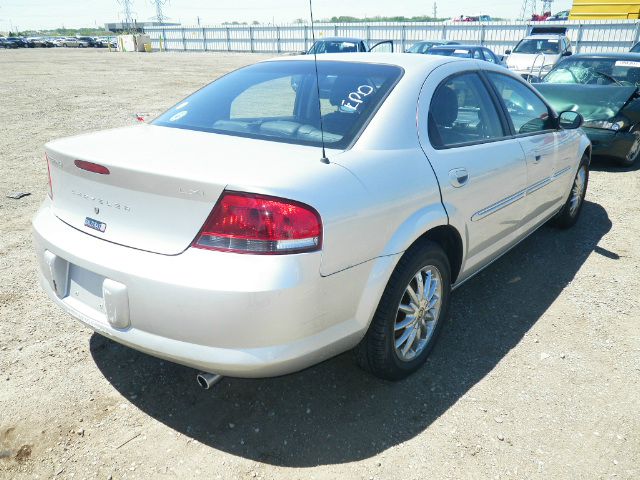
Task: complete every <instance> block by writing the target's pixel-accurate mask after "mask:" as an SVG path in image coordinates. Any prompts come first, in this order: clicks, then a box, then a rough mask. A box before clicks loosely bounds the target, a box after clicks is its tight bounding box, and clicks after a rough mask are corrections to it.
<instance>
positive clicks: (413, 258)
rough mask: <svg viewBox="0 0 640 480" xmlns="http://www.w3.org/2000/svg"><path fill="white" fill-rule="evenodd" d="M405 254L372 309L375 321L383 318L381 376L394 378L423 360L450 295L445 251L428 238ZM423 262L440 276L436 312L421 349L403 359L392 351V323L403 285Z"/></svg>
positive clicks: (449, 280)
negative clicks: (438, 309)
mask: <svg viewBox="0 0 640 480" xmlns="http://www.w3.org/2000/svg"><path fill="white" fill-rule="evenodd" d="M405 255H406V258H403V259H401V262H399V265H398V266H397V267H396V270H395V271H394V273H393V275H392V277H391V279H390V281H389V284H388V285H387V287H386V289H385V292H384V294H383V296H382V298H381V300H380V305H379V307H378V310H377V312H376V318H374V320H375V321H377V322H384V329H385V330H384V331H385V335H384V336H385V350H384V360H383V363H384V364H385V366H386V368H385V370H387V372H386V374H385V375H384V377H386V378H389V379H394V380H396V379H401V378H404V377H406V376H407V375H409V374H411V373H413V372H414V371H416V370H417V369H418V368H419V367H420V366H421V365H422V364H423V363H424V362H425V361H426V359H427V357H428V356H429V353H430V352H431V350H432V349H433V347H434V345H435V344H436V341H437V339H438V335H439V333H440V331H441V329H442V325H443V323H444V322H445V320H446V318H447V315H448V312H449V303H450V298H451V267H450V265H449V260H448V258H447V255H446V254H445V252H444V251H443V250H442V248H440V246H438V245H437V244H435V243H432V242H424V243H423V244H422V245H420V246H416V247H414V248H413V249H412V250H411V251H408V252H406V253H405ZM427 265H432V266H434V267H436V268H437V269H438V271H439V273H440V276H441V279H442V304H441V307H440V314H439V317H438V321H437V323H436V326H435V329H434V331H433V334H432V335H431V338H430V339H429V342H428V343H427V345H426V346H425V348H424V350H423V351H422V352H420V354H419V355H418V356H417V357H416V358H414V359H413V360H411V361H409V362H405V361H402V360H400V359H399V358H398V355H397V353H396V351H395V334H394V333H395V332H394V327H395V320H396V314H397V308H398V305H399V304H400V300H401V299H402V296H403V294H404V292H405V289H406V287H407V285H408V284H409V282H410V281H411V279H412V278H413V276H414V275H415V273H416V272H417V271H418V270H420V269H421V268H423V267H425V266H427ZM381 312H384V314H383V315H380V313H381ZM378 360H380V359H378ZM375 363H378V362H375ZM374 373H376V372H374Z"/></svg>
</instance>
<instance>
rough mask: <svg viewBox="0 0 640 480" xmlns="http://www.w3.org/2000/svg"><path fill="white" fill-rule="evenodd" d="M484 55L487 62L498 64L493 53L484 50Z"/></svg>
mask: <svg viewBox="0 0 640 480" xmlns="http://www.w3.org/2000/svg"><path fill="white" fill-rule="evenodd" d="M482 53H484V58H485V60H486V61H487V62H491V63H496V59H495V57H494V56H493V53H491V52H490V51H489V50H483V51H482Z"/></svg>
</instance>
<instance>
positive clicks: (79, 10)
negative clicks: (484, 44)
mask: <svg viewBox="0 0 640 480" xmlns="http://www.w3.org/2000/svg"><path fill="white" fill-rule="evenodd" d="M131 1H132V3H133V11H134V12H135V15H134V18H135V19H137V20H138V21H140V22H143V21H149V20H151V19H152V18H153V17H154V15H155V10H154V6H153V1H152V0H131ZM269 3H273V4H274V5H271V6H267V5H268V4H269ZM230 4H233V7H230V6H227V5H230ZM436 4H437V7H438V16H439V17H453V16H460V15H478V14H486V15H492V16H494V17H505V18H517V17H518V16H519V15H520V11H521V8H522V1H519V0H491V1H489V2H484V1H478V0H455V1H451V0H447V1H443V0H440V1H437V2H436ZM536 4H537V6H538V9H540V8H541V5H542V2H540V1H538V2H536ZM570 7H571V0H555V2H554V3H553V9H552V10H553V12H554V13H555V12H556V11H560V10H566V9H569V8H570ZM313 8H314V16H315V18H316V19H320V18H330V17H332V16H334V15H335V16H339V15H350V16H354V17H364V16H375V15H386V16H390V15H404V16H406V17H410V16H414V15H431V14H432V13H433V0H426V1H424V0H423V1H420V0H403V1H402V2H394V1H389V0H350V1H344V0H315V1H314V2H313ZM122 10H123V8H122V4H121V3H118V1H117V0H0V30H9V29H15V28H16V26H17V27H18V28H19V29H20V30H27V29H40V28H57V27H61V26H63V25H64V26H65V27H71V28H74V27H84V26H95V25H98V26H102V25H103V24H104V23H106V22H113V21H118V20H119V19H121V18H122ZM164 12H165V15H166V16H167V17H169V19H170V21H174V22H180V23H183V24H185V25H189V24H195V23H196V22H197V17H198V16H199V17H200V21H201V23H202V24H203V25H204V24H217V23H221V22H224V21H233V20H237V21H241V22H251V21H253V20H258V21H260V22H264V23H269V22H276V23H291V22H293V21H294V20H295V19H297V18H305V19H306V18H308V16H309V3H308V0H278V1H275V2H269V1H265V0H236V1H234V2H227V1H225V2H223V1H219V0H218V1H216V0H168V1H167V2H166V5H165V6H164Z"/></svg>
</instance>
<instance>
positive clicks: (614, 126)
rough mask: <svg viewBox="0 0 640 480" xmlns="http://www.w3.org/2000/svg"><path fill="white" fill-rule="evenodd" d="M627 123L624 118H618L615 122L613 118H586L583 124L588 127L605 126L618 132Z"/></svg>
mask: <svg viewBox="0 0 640 480" xmlns="http://www.w3.org/2000/svg"><path fill="white" fill-rule="evenodd" d="M626 125H627V124H626V122H625V121H624V120H618V121H616V122H614V121H613V120H585V122H584V124H583V125H582V126H583V127H587V128H604V129H607V130H614V131H616V132H617V131H618V130H620V129H621V128H624V127H625V126H626Z"/></svg>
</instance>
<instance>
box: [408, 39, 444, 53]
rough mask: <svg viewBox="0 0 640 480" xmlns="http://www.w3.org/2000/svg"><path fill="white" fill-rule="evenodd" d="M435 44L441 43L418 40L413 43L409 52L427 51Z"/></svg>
mask: <svg viewBox="0 0 640 480" xmlns="http://www.w3.org/2000/svg"><path fill="white" fill-rule="evenodd" d="M434 45H440V43H438V42H418V43H414V44H413V45H411V48H409V49H408V50H407V53H425V52H426V51H427V50H429V49H430V48H431V47H433V46H434Z"/></svg>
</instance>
